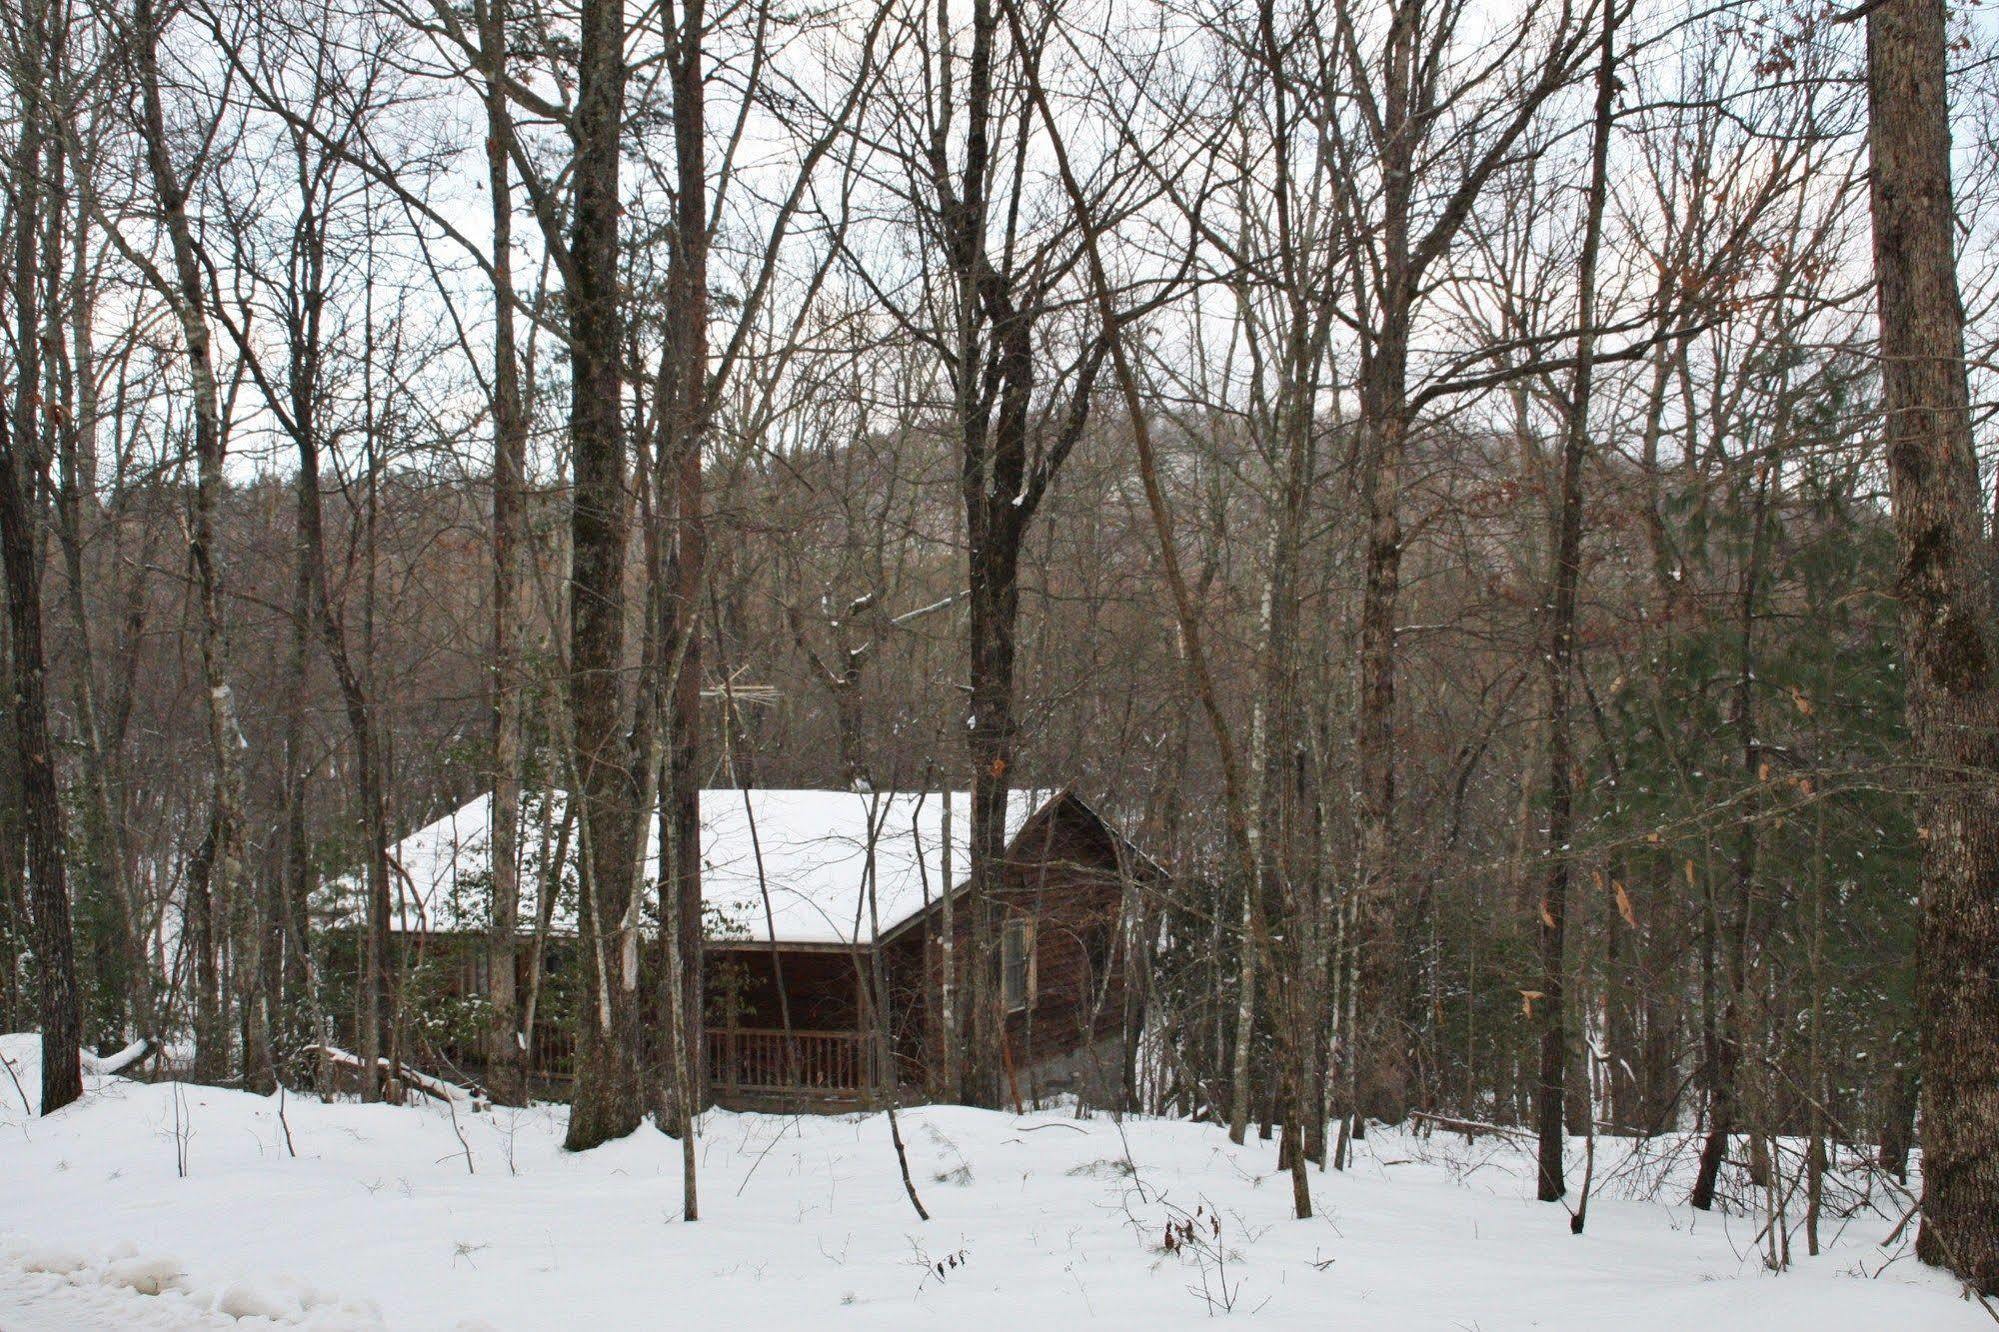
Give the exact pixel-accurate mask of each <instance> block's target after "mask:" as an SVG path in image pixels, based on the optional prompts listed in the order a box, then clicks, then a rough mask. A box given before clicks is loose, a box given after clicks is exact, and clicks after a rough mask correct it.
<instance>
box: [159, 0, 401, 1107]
mask: <svg viewBox="0 0 1999 1332" xmlns="http://www.w3.org/2000/svg"><path fill="white" fill-rule="evenodd" d="M132 25H133V28H134V29H135V34H134V35H135V39H136V40H135V42H134V50H133V56H134V61H135V63H136V65H137V72H138V78H139V91H140V99H141V110H142V114H141V127H142V133H143V137H144V139H145V150H146V160H147V164H148V167H149V168H150V171H151V175H152V180H153V189H154V194H155V195H156V197H157V199H158V203H159V210H160V216H161V220H162V222H163V223H164V225H165V228H166V232H167V236H168V240H169V242H170V248H171V249H172V252H173V277H172V280H171V281H169V282H168V283H167V284H166V286H167V289H166V290H165V291H163V292H162V295H163V296H165V297H166V299H167V301H168V303H169V304H170V305H171V306H172V308H173V312H174V316H175V318H176V320H177V321H178V322H179V325H180V333H181V342H182V350H183V351H184V352H185V353H186V355H187V363H188V374H189V377H190V379H191V380H192V383H193V389H194V395H193V396H194V445H195V463H196V482H195V503H194V521H193V524H192V527H191V531H190V533H189V537H188V560H189V562H190V563H191V564H192V565H193V566H194V575H195V580H194V581H195V591H196V594H197V597H198V600H199V602H200V614H201V666H202V677H203V683H204V684H205V685H206V686H207V693H208V742H209V749H210V752H211V753H212V754H213V756H214V760H215V813H214V826H213V833H214V838H215V846H214V858H213V863H212V866H211V872H210V875H209V897H210V900H211V901H212V902H213V903H215V904H217V905H216V910H217V911H218V912H226V911H227V910H228V909H229V905H230V904H231V903H233V902H234V901H235V899H236V894H237V890H238V884H239V883H240V882H241V881H242V877H243V804H244V797H243V769H242V751H243V748H244V746H245V744H246V743H247V742H246V741H245V740H244V738H243V730H242V727H241V725H240V724H239V723H238V721H237V717H236V696H235V693H234V691H233V690H232V689H231V687H230V683H229V629H228V623H227V620H226V617H225V615H224V611H223V600H222V575H221V569H220V563H219V558H218V552H217V549H216V546H217V541H216V517H217V514H216V511H217V509H218V507H219V506H220V504H221V499H222V490H223V486H224V484H225V482H226V478H225V476H224V475H223V464H224V457H223V452H224V449H225V447H226V440H225V438H224V435H223V427H222V399H221V395H220V393H219V392H218V390H217V387H216V382H215V370H214V364H213V359H212V356H211V351H210V341H209V331H208V321H207V318H206V317H205V316H204V314H203V309H204V300H203V294H202V292H203V284H202V270H201V261H200V257H199V251H198V249H197V248H196V245H195V239H194V229H193V224H192V223H191V222H190V221H189V219H188V214H187V189H186V187H185V185H184V184H183V182H182V181H181V180H180V177H179V174H178V172H177V171H176V169H175V167H174V164H173V158H172V156H171V154H170V152H169V149H168V140H167V128H166V112H165V108H164V105H163V104H162V101H161V96H160V75H159V44H160V40H161V33H160V20H159V18H158V16H157V14H156V13H155V11H154V8H153V0H135V3H134V5H133V9H132ZM201 1035H202V1033H201V1031H200V1029H199V1028H197V1031H196V1049H195V1065H196V1068H197V1070H199V1071H198V1072H197V1075H196V1076H197V1077H206V1078H211V1079H212V1078H216V1077H219V1076H221V1074H222V1072H223V1070H224V1069H225V1068H226V1066H227V1061H228V1052H227V1051H226V1050H218V1049H215V1048H213V1044H214V1034H213V1033H211V1039H210V1042H209V1048H206V1049H204V1048H203V1045H202V1042H201V1039H200V1037H201ZM361 1053H362V1055H363V1057H364V1059H366V1058H368V1056H369V1049H368V1046H367V1044H366V1042H365V1041H364V1042H363V1048H362V1052H361ZM369 1067H373V1065H372V1063H371V1064H369Z"/></svg>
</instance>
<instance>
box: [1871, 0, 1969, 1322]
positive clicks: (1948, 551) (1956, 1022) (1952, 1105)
mask: <svg viewBox="0 0 1999 1332" xmlns="http://www.w3.org/2000/svg"><path fill="white" fill-rule="evenodd" d="M1946 27H1947V15H1946V11H1945V6H1944V3H1943V0H1886V3H1883V4H1881V5H1879V6H1878V7H1876V8H1875V9H1874V10H1873V12H1872V13H1871V14H1869V16H1868V19H1867V66H1868V69H1867V74H1868V78H1867V91H1868V109H1869V133H1868V145H1869V150H1870V154H1871V157H1872V165H1873V171H1872V173H1871V175H1870V178H1869V179H1870V188H1869V195H1870V202H1871V205H1872V211H1873V219H1874V268H1875V279H1876V294H1877V300H1878V303H1879V311H1880V321H1881V387H1882V408H1883V413H1884V436H1885V438H1884V441H1883V442H1884V444H1885V447H1886V450H1887V455H1888V472H1889V484H1890V493H1891V497H1892V500H1893V505H1894V515H1895V532H1896V538H1897V546H1898V553H1899V560H1900V567H1899V570H1898V580H1897V589H1898V592H1899V595H1900V599H1901V618H1902V635H1903V655H1904V657H1905V659H1906V664H1907V685H1906V687H1907V691H1908V710H1909V727H1910V731H1911V733H1912V740H1913V747H1914V750H1915V758H1916V761H1917V762H1918V764H1920V765H1921V768H1922V776H1923V779H1924V788H1925V789H1924V791H1923V795H1922V804H1921V812H1920V815H1919V818H1920V820H1921V826H1922V829H1923V832H1924V838H1923V848H1922V850H1923V858H1922V870H1921V900H1922V920H1921V923H1920V926H1919V935H1918V945H1917V987H1916V1013H1917V1023H1918V1028H1919V1041H1920V1047H1921V1062H1922V1111H1921V1116H1920V1118H1921V1123H1922V1145H1923V1224H1922V1230H1921V1232H1920V1234H1919V1235H1918V1237H1917V1240H1916V1252H1917V1255H1918V1256H1919V1257H1920V1258H1921V1259H1922V1260H1923V1261H1924V1262H1926V1263H1930V1264H1933V1265H1937V1266H1944V1267H1948V1268H1950V1269H1951V1270H1952V1271H1954V1272H1956V1273H1957V1274H1958V1275H1959V1276H1960V1277H1962V1278H1964V1279H1965V1280H1966V1281H1968V1282H1970V1283H1971V1284H1972V1285H1973V1286H1975V1287H1976V1288H1977V1289H1979V1290H1981V1291H1983V1292H1985V1293H1987V1294H1994V1293H1999V1220H1995V1218H1999V970H1995V968H1994V966H1993V958H1995V957H1999V780H1995V779H1999V693H1995V689H1994V681H1993V658H1992V654H1993V650H1994V642H1993V638H1994V631H1993V607H1992V603H1991V593H1990V590H1989V588H1988V586H1987V583H1986V578H1985V570H1986V568H1987V561H1988V558H1989V552H1988V549H1987V547H1986V545H1985V542H1984V538H1983V534H1982V531H1981V515H1982V507H1983V506H1982V504H1981V502H1980V491H1979V480H1978V461H1977V457H1976V455H1975V453H1974V450H1973V444H1972V431H1971V414H1970V407H1969V400H1970V394H1969V388H1968V385H1967V383H1966V376H1965V366H1964V307H1963V303H1962V300H1961V298H1960V296H1959V294H1958V285H1957V265H1956V251H1955V235H1954V231H1953V228H1954V226H1955V224H1956V215H1955V212H1954V210H1953V206H1952V195H1951V180H1950V122H1949V103H1948V97H1947V92H1946V88H1945V70H1946V65H1947V56H1946V52H1947V49H1948V37H1947V32H1946Z"/></svg>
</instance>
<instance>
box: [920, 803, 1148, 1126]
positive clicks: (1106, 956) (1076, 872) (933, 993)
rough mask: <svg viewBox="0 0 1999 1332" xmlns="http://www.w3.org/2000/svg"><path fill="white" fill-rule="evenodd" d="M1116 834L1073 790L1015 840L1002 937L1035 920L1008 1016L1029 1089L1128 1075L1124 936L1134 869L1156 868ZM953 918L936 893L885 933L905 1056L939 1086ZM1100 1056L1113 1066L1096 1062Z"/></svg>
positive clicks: (961, 982)
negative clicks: (1022, 992)
mask: <svg viewBox="0 0 1999 1332" xmlns="http://www.w3.org/2000/svg"><path fill="white" fill-rule="evenodd" d="M1114 839H1115V834H1113V833H1111V832H1110V831H1109V830H1108V829H1107V828H1106V827H1105V826H1104V825H1103V823H1102V822H1101V821H1100V820H1099V819H1098V818H1097V816H1096V815H1095V814H1094V813H1093V812H1091V811H1090V809H1089V808H1088V807H1087V806H1085V805H1084V804H1082V803H1081V802H1080V801H1078V800H1075V799H1074V798H1073V797H1070V796H1067V795H1064V796H1061V797H1058V798H1057V799H1056V800H1054V801H1052V802H1050V804H1049V805H1047V806H1045V807H1044V808H1043V809H1041V810H1040V811H1039V812H1037V813H1036V814H1035V815H1034V816H1033V817H1032V818H1030V819H1029V820H1028V821H1027V823H1026V825H1025V826H1023V827H1022V828H1021V830H1020V832H1019V834H1018V835H1017V836H1016V837H1015V838H1014V840H1013V842H1012V844H1011V846H1010V847H1009V850H1008V856H1007V864H1006V867H1005V872H1004V875H1003V877H1002V883H1001V888H1000V909H999V926H998V931H997V934H996V937H995V938H994V941H993V945H994V947H995V948H996V949H997V948H1000V947H1001V946H1002V945H1001V940H1002V939H1003V938H1004V935H1005V931H1006V924H1005V923H1006V922H1007V921H1009V920H1018V921H1024V922H1025V923H1026V924H1027V926H1028V928H1029V929H1030V930H1031V931H1032V947H1031V951H1030V967H1029V998H1028V1002H1027V1003H1026V1004H1025V1005H1023V1006H1021V1007H1019V1008H1016V1009H1014V1010H1013V1011H1011V1012H1009V1013H1007V1015H1006V1021H1005V1027H1004V1030H1005V1036H1006V1048H1005V1055H1006V1058H1007V1062H1008V1063H1009V1065H1010V1066H1011V1080H1010V1082H1011V1086H1012V1087H1013V1088H1015V1089H1017V1091H1018V1094H1019V1096H1020V1097H1021V1098H1022V1099H1023V1100H1025V1099H1030V1098H1033V1097H1037V1096H1040V1095H1043V1094H1047V1093H1049V1092H1051V1091H1059V1090H1065V1089H1068V1088H1069V1087H1070V1086H1071V1085H1077V1086H1080V1083H1082V1082H1084V1081H1096V1082H1100V1083H1110V1082H1114V1081H1115V1078H1116V1076H1117V1070H1118V1068H1119V1065H1120V1062H1121V1061H1120V1060H1119V1059H1118V1058H1117V1057H1116V1055H1115V1054H1114V1053H1110V1054H1105V1053H1104V1051H1103V1049H1102V1047H1103V1046H1104V1045H1105V1044H1106V1043H1107V1042H1113V1041H1115V1040H1116V1039H1117V1038H1118V1037H1119V1036H1120V1034H1121V1028H1122V1021H1123V1013H1124V990H1123V985H1124V975H1123V971H1124V969H1123V962H1122V957H1121V950H1120V949H1119V948H1118V947H1117V936H1118V923H1119V920H1120V918H1121V909H1122V904H1123V902H1124V896H1125V888H1126V875H1127V874H1141V875H1142V874H1147V873H1151V872H1152V871H1151V869H1150V866H1149V865H1147V864H1142V863H1134V862H1135V860H1136V858H1135V857H1133V856H1131V855H1129V854H1126V855H1125V856H1123V857H1122V859H1123V862H1124V863H1123V865H1122V866H1121V864H1120V859H1121V858H1120V854H1119V847H1118V845H1117V843H1116V841H1115V840H1114ZM952 909H953V920H952V927H953V928H952V935H953V945H952V955H953V957H954V959H955V962H956V967H955V970H956V971H957V973H958V976H957V993H958V995H959V996H960V997H959V1002H958V1005H957V1007H958V1020H959V1022H960V1023H961V1024H962V1023H964V1021H965V1005H966V1003H967V1002H968V1000H969V997H970V987H969V981H970V963H971V918H970V916H971V909H970V904H969V903H968V902H967V901H966V900H965V899H964V897H963V895H962V894H961V895H960V896H958V897H957V898H955V899H954V900H953V903H952ZM942 919H943V913H942V911H941V909H940V907H939V906H937V905H935V904H933V905H932V906H931V908H930V909H929V911H927V912H926V913H924V914H923V915H922V916H919V917H918V918H917V919H916V921H914V922H912V923H911V924H910V925H906V926H904V927H902V928H901V929H900V930H898V931H896V932H895V933H894V934H893V935H892V936H891V938H890V940H889V941H888V943H887V945H886V955H887V962H888V966H889V975H890V977H891V1008H892V1010H893V1015H894V1019H895V1021H894V1030H895V1041H896V1047H897V1053H898V1056H899V1057H900V1060H901V1062H902V1063H903V1064H904V1065H905V1066H909V1065H912V1064H913V1065H915V1066H917V1067H919V1068H921V1069H922V1070H923V1075H924V1084H925V1085H924V1090H925V1091H927V1092H929V1093H931V1094H935V1092H936V1091H937V1086H936V1083H937V1070H938V1068H939V1067H940V1065H941V1059H940V1054H941V1050H942V1040H943V1033H942V1030H941V1025H940V1014H939V1013H938V1011H937V1004H936V1000H937V996H938V993H939V989H940V987H941V984H942V981H943V974H944V973H943V956H944V950H943V947H942V931H941V925H942ZM997 964H998V960H997V959H996V960H995V965H997ZM1099 1056H1102V1057H1101V1061H1100V1062H1101V1063H1102V1065H1103V1067H1101V1068H1094V1067H1092V1066H1093V1065H1094V1064H1096V1063H1098V1062H1099V1058H1098V1057H1099ZM1065 1064H1067V1065H1071V1067H1066V1068H1065V1067H1063V1066H1064V1065H1065ZM1076 1065H1080V1067H1077V1066H1076Z"/></svg>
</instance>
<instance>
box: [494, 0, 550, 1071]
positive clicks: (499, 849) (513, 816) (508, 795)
mask: <svg viewBox="0 0 1999 1332" xmlns="http://www.w3.org/2000/svg"><path fill="white" fill-rule="evenodd" d="M478 16H479V47H480V51H481V53H482V54H483V56H484V57H485V61H486V68H485V70H484V71H483V73H484V87H483V89H482V92H483V93H484V96H485V102H486V187H487V189H488V191H489V192H490V194H491V199H490V203H491V206H492V210H493V396H492V413H493V711H492V747H493V752H492V762H493V805H492V809H493V831H492V837H491V846H492V863H493V914H492V921H491V930H490V933H489V935H488V941H487V958H486V964H487V965H486V969H487V977H488V981H487V984H488V989H487V1000H488V1003H489V1005H490V1007H489V1009H488V1011H487V1018H486V1090H487V1092H488V1093H489V1094H490V1095H491V1096H492V1097H493V1099H494V1100H495V1101H498V1102H499V1103H500V1104H502V1105H525V1104H526V1103H527V1090H528V1089H527V1061H526V1053H527V1042H526V1038H525V1035H524V1034H523V1033H522V1031H521V1028H520V1002H519V994H518V977H519V972H518V970H517V968H518V965H519V954H520V948H519V940H520V827H521V752H520V746H521V606H520V601H521V588H520V558H521V554H520V551H521V532H522V527H523V525H524V523H525V514H524V513H523V511H522V510H523V506H524V503H525V498H526V496H525V491H526V476H525V472H526V467H527V431H528V421H527V413H526V411H525V408H524V405H523V403H522V397H521V383H520V358H519V353H518V351H517V350H516V347H515V341H514V290H513V194H512V181H511V178H510V174H509V170H508V162H507V150H508V144H509V142H510V140H511V122H510V120H509V118H508V111H507V99H506V90H505V86H504V77H505V72H506V58H507V56H506V52H507V6H506V0H485V3H484V4H483V5H481V6H480V7H479V10H478ZM555 888H556V885H554V884H553V883H544V884H542V885H541V891H542V892H543V893H551V892H554V891H555Z"/></svg>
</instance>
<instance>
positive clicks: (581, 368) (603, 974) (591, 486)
mask: <svg viewBox="0 0 1999 1332" xmlns="http://www.w3.org/2000/svg"><path fill="white" fill-rule="evenodd" d="M579 18H580V23H581V45H580V48H579V56H578V64H579V70H578V83H577V94H576V108H575V112H574V115H573V120H572V126H571V138H572V140H573V142H574V143H575V149H576V151H575V160H574V198H575V203H574V207H573V212H572V217H571V223H570V235H569V246H568V248H569V261H570V262H569V270H570V271H569V274H568V278H569V289H568V291H567V292H566V298H567V301H568V306H569V360H570V406H569V425H570V449H571V453H572V458H573V466H574V469H575V488H574V492H573V498H572V500H571V506H570V540H571V547H572V551H573V555H572V559H573V568H572V572H571V578H570V604H569V641H570V673H569V706H570V712H571V717H572V722H571V728H572V731H573V734H574V738H575V744H576V757H577V770H578V773H577V775H578V779H579V783H578V784H579V787H580V789H579V790H578V792H577V795H578V796H580V797H581V804H582V806H583V815H582V833H583V842H582V851H583V854H582V857H581V867H582V875H581V880H582V893H581V896H582V901H581V904H580V910H579V925H580V926H581V933H582V943H583V947H584V948H585V949H586V950H587V957H588V961H587V962H586V965H585V986H586V989H585V993H584V994H583V995H582V996H581V1002H579V1004H578V1005H577V1008H578V1021H579V1024H580V1032H579V1037H578V1040H577V1052H576V1060H577V1062H576V1095H575V1101H574V1103H573V1105H572V1108H571V1111H570V1116H569V1132H568V1136H567V1137H566V1138H565V1140H564V1144H563V1145H564V1146H565V1147H567V1148H568V1149H569V1150H571V1151H583V1150H587V1149H588V1148H591V1147H595V1146H597V1145H599V1144H600V1143H604V1142H607V1141H609V1140H611V1139H613V1138H620V1137H623V1136H625V1135H626V1134H628V1133H630V1132H631V1131H632V1130H633V1129H635V1128H637V1127H638V1126H639V1124H640V1122H641V1121H642V1120H643V1119H644V1116H645V1108H646V1100H645V1094H644V1087H643V1067H642V1059H641V1048H640V1031H639V1013H638V994H639V947H638V945H639V940H638V903H637V901H636V899H635V898H634V897H633V895H632V883H631V868H632V865H633V857H634V855H635V854H636V847H637V841H638V838H639V837H640V836H641V835H642V833H641V830H640V828H639V821H640V818H641V817H642V815H641V811H640V809H639V804H638V788H637V782H636V780H635V773H634V771H633V756H632V754H631V752H630V744H629V742H628V740H627V737H626V734H625V727H624V725H623V717H624V711H625V710H624V708H623V706H622V698H623V693H624V691H623V689H622V688H621V686H620V680H621V678H622V673H623V669H624V665H625V662H624V656H625V586H624V583H625V544H626V535H627V532H628V531H629V526H630V520H629V510H628V504H627V497H626V490H625V487H626V466H625V463H626V458H625V454H626V449H625V434H624V420H623V402H624V392H623V390H624V376H623V367H622V364H621V361H620V356H621V352H622V348H621V346H620V332H621V329H622V321H621V320H620V317H619V302H618V276H619V275H618V233H619V225H618V214H619V193H618V188H619V187H618V181H619V148H620V138H621V135H620V131H621V128H622V125H623V120H624V100H625V75H626V70H625V57H624V40H625V19H624V7H623V4H622V0H585V3H584V4H583V5H582V6H581V9H580V15H579Z"/></svg>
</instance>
